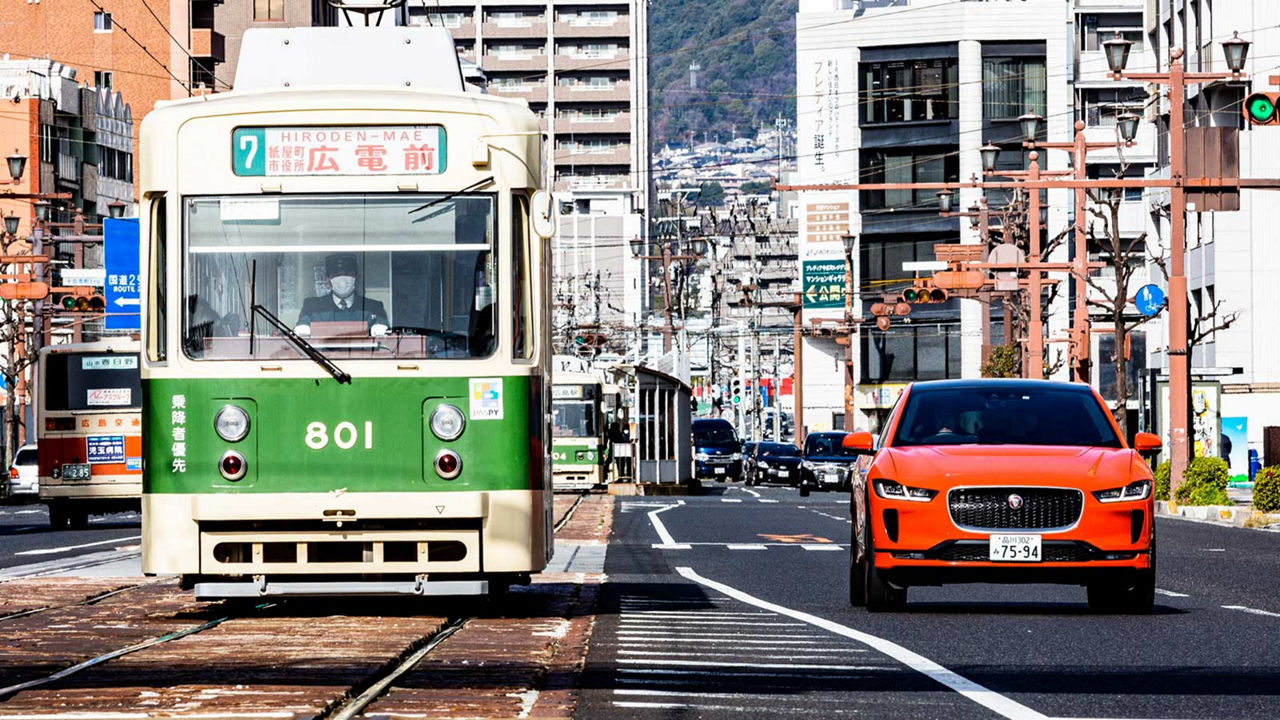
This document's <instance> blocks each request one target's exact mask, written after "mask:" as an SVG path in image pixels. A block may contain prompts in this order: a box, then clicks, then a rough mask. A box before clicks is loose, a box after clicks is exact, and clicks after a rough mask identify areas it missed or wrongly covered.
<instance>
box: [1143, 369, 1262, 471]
mask: <svg viewBox="0 0 1280 720" xmlns="http://www.w3.org/2000/svg"><path fill="white" fill-rule="evenodd" d="M1158 386H1159V390H1158V392H1157V394H1156V397H1157V398H1158V400H1159V403H1158V405H1157V412H1158V413H1159V414H1158V415H1157V417H1159V418H1160V428H1159V429H1160V439H1161V440H1162V441H1163V442H1164V447H1165V449H1166V450H1167V449H1168V448H1169V447H1170V445H1169V383H1168V381H1164V380H1162V381H1160V383H1159V384H1158ZM1221 395H1222V384H1221V383H1216V382H1193V383H1191V427H1190V428H1188V430H1189V432H1188V435H1189V436H1190V440H1191V443H1192V451H1193V453H1194V454H1195V456H1196V457H1221V452H1222V447H1221V441H1222V426H1221V418H1222V416H1221V407H1222V406H1221V405H1220V402H1219V401H1220V397H1221ZM1167 456H1168V453H1167V452H1166V453H1165V457H1167ZM1246 472H1247V471H1246Z"/></svg>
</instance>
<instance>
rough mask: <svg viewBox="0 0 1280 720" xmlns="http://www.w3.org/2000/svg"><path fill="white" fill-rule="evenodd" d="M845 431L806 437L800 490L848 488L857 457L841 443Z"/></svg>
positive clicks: (802, 491)
mask: <svg viewBox="0 0 1280 720" xmlns="http://www.w3.org/2000/svg"><path fill="white" fill-rule="evenodd" d="M848 434H849V433H846V432H814V433H809V436H808V437H806V438H805V440H804V461H803V462H802V463H800V492H801V494H807V493H808V491H809V490H810V489H817V490H847V489H849V480H850V477H851V476H850V473H851V472H852V469H853V463H855V462H857V459H858V456H857V455H856V454H854V452H853V451H852V450H849V449H846V448H845V447H844V446H843V445H842V444H841V443H842V442H843V441H844V436H845V435H848Z"/></svg>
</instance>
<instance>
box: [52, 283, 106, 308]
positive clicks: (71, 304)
mask: <svg viewBox="0 0 1280 720" xmlns="http://www.w3.org/2000/svg"><path fill="white" fill-rule="evenodd" d="M53 301H54V303H55V304H56V305H57V306H58V309H60V310H63V311H65V312H92V313H100V312H103V311H105V310H106V309H107V301H106V299H104V298H103V297H102V295H101V293H99V292H98V291H97V290H94V289H93V288H80V287H77V288H62V289H61V292H59V293H56V294H55V295H54V297H53Z"/></svg>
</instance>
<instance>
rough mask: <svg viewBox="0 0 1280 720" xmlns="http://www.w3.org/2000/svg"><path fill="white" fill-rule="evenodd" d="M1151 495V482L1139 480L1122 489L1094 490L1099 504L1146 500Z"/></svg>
mask: <svg viewBox="0 0 1280 720" xmlns="http://www.w3.org/2000/svg"><path fill="white" fill-rule="evenodd" d="M1150 494H1151V481H1150V480H1139V481H1138V482H1133V483H1129V484H1128V485H1125V486H1124V487H1122V488H1110V489H1108V490H1094V491H1093V496H1094V497H1095V498H1097V499H1098V502H1104V503H1105V502H1128V501H1130V500H1146V499H1147V496H1148V495H1150Z"/></svg>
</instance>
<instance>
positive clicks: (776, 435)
mask: <svg viewBox="0 0 1280 720" xmlns="http://www.w3.org/2000/svg"><path fill="white" fill-rule="evenodd" d="M781 354H782V338H780V337H778V336H776V335H775V336H774V337H773V382H772V383H771V385H770V388H769V389H770V390H772V391H773V406H772V407H773V441H774V442H782V385H781V382H780V381H779V379H778V356H779V355H781Z"/></svg>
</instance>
